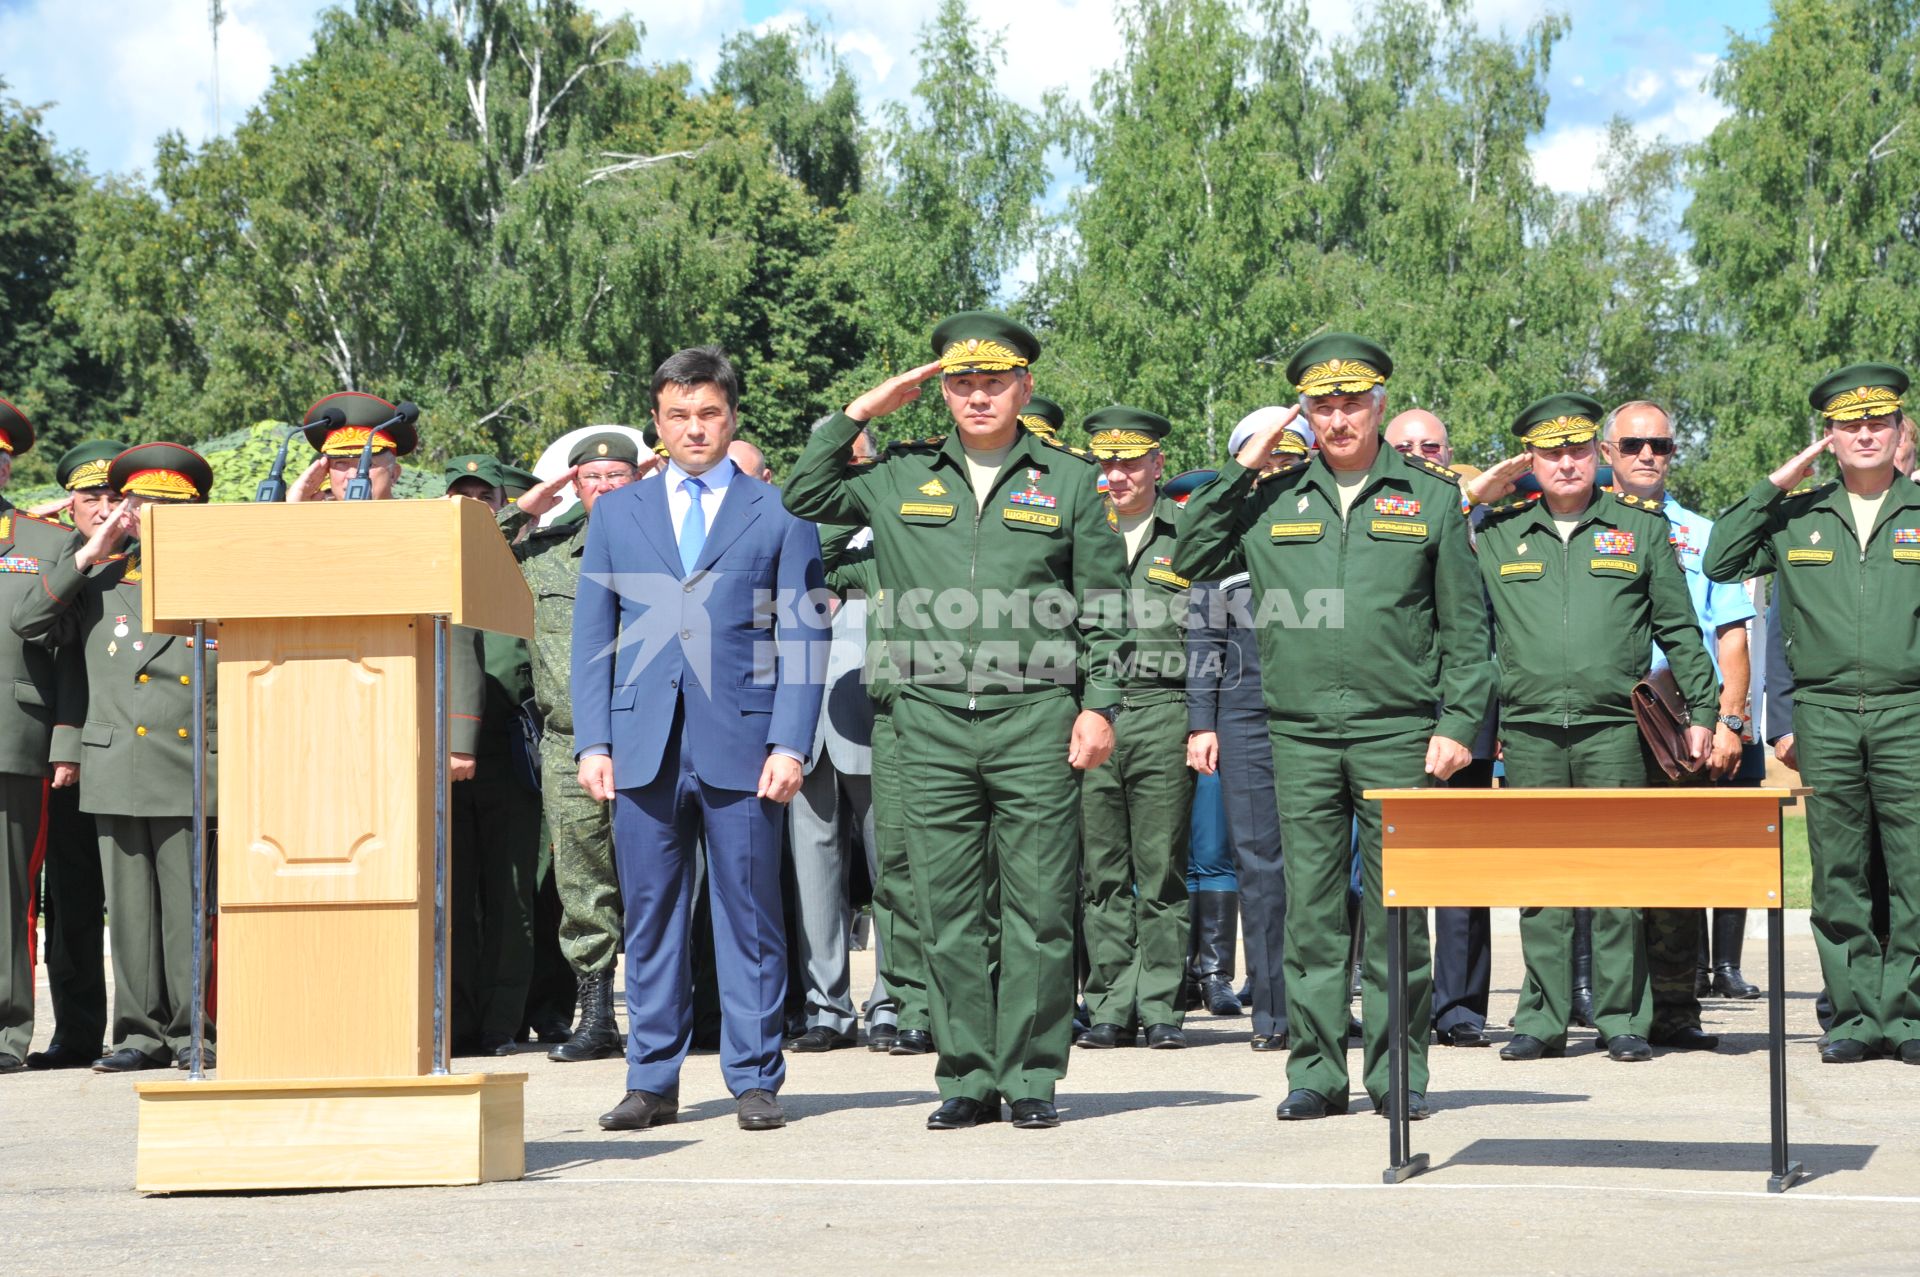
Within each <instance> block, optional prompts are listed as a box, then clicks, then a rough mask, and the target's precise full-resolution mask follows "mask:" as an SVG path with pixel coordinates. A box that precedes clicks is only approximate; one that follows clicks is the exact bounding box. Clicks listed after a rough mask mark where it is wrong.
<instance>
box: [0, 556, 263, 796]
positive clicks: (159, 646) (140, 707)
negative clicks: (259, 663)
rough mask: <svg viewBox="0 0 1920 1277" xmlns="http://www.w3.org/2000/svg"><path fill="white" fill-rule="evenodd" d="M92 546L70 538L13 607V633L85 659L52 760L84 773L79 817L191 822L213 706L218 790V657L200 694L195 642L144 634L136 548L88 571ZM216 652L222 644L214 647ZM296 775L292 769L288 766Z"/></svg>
mask: <svg viewBox="0 0 1920 1277" xmlns="http://www.w3.org/2000/svg"><path fill="white" fill-rule="evenodd" d="M84 544H85V542H84V541H83V540H82V539H81V538H80V537H78V536H75V537H72V538H70V539H69V541H68V543H67V545H66V546H65V547H64V548H63V549H62V550H61V552H60V556H59V558H58V560H56V561H55V562H54V564H53V565H52V566H51V567H49V568H48V569H47V570H46V571H45V572H44V573H43V574H42V575H41V577H40V578H39V585H40V588H39V589H37V590H33V591H30V592H28V593H26V594H23V595H22V596H21V597H20V598H19V599H18V600H17V601H16V602H15V604H14V609H13V629H14V632H15V633H16V634H18V635H20V636H21V637H22V638H24V639H27V640H28V641H42V642H52V643H56V644H59V645H60V646H61V647H63V648H66V647H71V648H73V649H74V650H75V652H76V653H77V655H78V657H79V660H78V662H76V663H75V664H73V665H70V666H69V665H63V667H62V674H63V677H65V676H67V675H68V673H69V671H71V672H72V674H73V676H75V677H80V678H82V680H83V681H82V682H81V684H80V685H78V686H76V687H69V688H65V689H63V690H62V692H61V693H60V700H61V702H62V708H63V710H64V709H65V707H67V706H69V705H71V706H73V707H74V708H75V709H76V710H77V711H78V712H77V713H75V714H74V715H72V716H71V717H69V716H68V715H66V714H65V713H63V714H62V715H61V721H60V722H59V723H58V724H56V726H55V728H54V732H53V741H52V746H51V749H50V756H51V758H52V760H53V761H54V762H56V763H78V764H79V765H80V810H82V811H84V812H88V813H91V814H93V815H96V816H176V817H178V816H191V815H192V814H193V740H192V730H193V703H194V697H196V696H204V697H205V698H206V707H207V776H206V784H207V787H206V795H207V802H208V803H209V804H210V805H211V804H212V803H213V801H214V795H215V794H216V793H217V792H218V789H217V788H216V777H215V763H216V761H217V760H218V758H219V749H218V744H219V735H218V733H217V731H216V730H215V721H214V703H215V689H216V687H217V686H218V683H219V662H218V653H217V651H216V650H209V651H208V652H207V685H206V686H205V687H204V688H196V687H194V686H193V640H192V639H190V638H184V637H179V636H176V635H172V634H149V633H147V632H145V631H144V630H143V629H142V628H141V621H140V596H141V581H142V578H143V575H144V574H143V572H142V570H141V563H140V546H139V544H138V543H134V544H132V545H130V546H129V547H128V549H127V550H126V552H125V553H122V554H116V555H114V556H112V557H111V558H108V559H106V560H104V561H102V562H100V563H97V564H95V565H94V566H93V567H92V568H90V569H88V570H86V571H82V570H81V569H80V568H78V567H75V566H74V561H73V560H74V556H75V555H76V554H78V553H79V551H80V549H81V547H82V546H83V545H84ZM207 646H208V648H209V649H215V648H216V646H217V644H216V642H215V641H214V640H209V641H208V644H207ZM289 765H290V766H292V765H294V764H293V763H291V762H290V763H289Z"/></svg>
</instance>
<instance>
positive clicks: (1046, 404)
mask: <svg viewBox="0 0 1920 1277" xmlns="http://www.w3.org/2000/svg"><path fill="white" fill-rule="evenodd" d="M1066 421H1067V414H1066V411H1065V410H1064V409H1063V408H1061V407H1060V405H1059V404H1057V403H1055V402H1054V401H1053V400H1051V399H1042V398H1041V397H1040V396H1039V395H1034V396H1032V397H1031V398H1029V399H1028V400H1027V406H1026V407H1025V408H1023V409H1022V410H1021V412H1020V424H1021V425H1023V426H1025V427H1026V428H1027V429H1029V430H1031V431H1033V433H1035V434H1037V435H1039V436H1041V437H1042V438H1044V439H1053V438H1056V437H1057V436H1058V435H1059V433H1060V427H1061V426H1063V425H1065V424H1066Z"/></svg>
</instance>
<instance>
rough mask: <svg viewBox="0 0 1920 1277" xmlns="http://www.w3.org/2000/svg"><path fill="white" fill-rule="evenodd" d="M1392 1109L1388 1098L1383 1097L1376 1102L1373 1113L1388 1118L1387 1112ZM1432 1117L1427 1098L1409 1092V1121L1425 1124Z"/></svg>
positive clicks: (1417, 1093)
mask: <svg viewBox="0 0 1920 1277" xmlns="http://www.w3.org/2000/svg"><path fill="white" fill-rule="evenodd" d="M1392 1107H1393V1106H1392V1105H1391V1104H1389V1103H1388V1102H1387V1097H1386V1096H1384V1095H1383V1096H1381V1097H1380V1098H1379V1099H1378V1100H1376V1101H1374V1105H1373V1111H1374V1112H1375V1113H1376V1114H1378V1115H1379V1116H1381V1117H1386V1116H1388V1114H1387V1110H1388V1109H1390V1108H1392ZM1432 1116H1433V1110H1432V1109H1431V1108H1429V1107H1428V1105H1427V1097H1426V1096H1424V1095H1422V1094H1420V1092H1418V1091H1408V1092H1407V1120H1408V1121H1409V1122H1424V1121H1426V1120H1427V1119H1428V1118H1430V1117H1432Z"/></svg>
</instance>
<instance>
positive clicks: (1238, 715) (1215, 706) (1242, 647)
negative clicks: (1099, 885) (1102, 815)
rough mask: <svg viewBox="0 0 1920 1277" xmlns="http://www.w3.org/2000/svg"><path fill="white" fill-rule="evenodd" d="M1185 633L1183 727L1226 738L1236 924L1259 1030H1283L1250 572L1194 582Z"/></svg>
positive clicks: (1223, 786) (1272, 834)
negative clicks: (1237, 881)
mask: <svg viewBox="0 0 1920 1277" xmlns="http://www.w3.org/2000/svg"><path fill="white" fill-rule="evenodd" d="M1193 600H1194V602H1193V606H1194V613H1193V618H1192V619H1193V625H1192V626H1191V628H1189V629H1188V631H1187V653H1188V662H1187V668H1188V671H1189V673H1188V679H1187V730H1189V731H1194V732H1207V731H1210V732H1216V733H1218V734H1219V737H1220V767H1219V770H1220V792H1221V795H1222V796H1223V797H1224V798H1225V799H1226V805H1227V841H1228V842H1230V843H1231V844H1232V845H1233V860H1234V870H1235V872H1236V874H1237V875H1238V876H1239V879H1240V928H1241V932H1242V934H1243V935H1244V936H1245V938H1246V945H1247V976H1248V979H1249V980H1250V982H1251V986H1252V987H1251V990H1250V992H1251V993H1252V995H1253V1001H1252V1006H1251V1010H1252V1013H1253V1032H1254V1036H1256V1037H1273V1036H1275V1035H1276V1034H1283V1033H1286V1032H1287V976H1286V972H1285V971H1284V970H1283V969H1282V968H1281V965H1280V958H1281V954H1282V951H1283V950H1284V948H1285V942H1286V931H1287V883H1286V878H1285V876H1284V875H1283V873H1282V870H1281V864H1282V858H1281V852H1280V813H1279V811H1278V810H1277V808H1276V807H1275V805H1274V789H1273V743H1272V741H1271V739H1270V738H1269V737H1268V735H1267V706H1266V702H1265V701H1264V700H1263V699H1262V698H1261V694H1260V636H1259V634H1258V633H1256V632H1255V630H1254V629H1253V627H1252V624H1251V622H1252V613H1251V611H1250V610H1249V609H1250V608H1251V607H1252V590H1251V587H1250V586H1249V585H1248V583H1247V574H1246V573H1244V572H1241V573H1238V574H1236V575H1234V576H1230V577H1227V578H1226V579H1225V580H1224V581H1222V582H1220V584H1218V585H1211V586H1203V587H1199V588H1196V589H1195V590H1194V593H1193Z"/></svg>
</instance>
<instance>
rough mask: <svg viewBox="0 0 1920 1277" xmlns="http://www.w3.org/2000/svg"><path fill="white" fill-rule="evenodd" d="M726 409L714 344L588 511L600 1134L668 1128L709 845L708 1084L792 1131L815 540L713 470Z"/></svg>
mask: <svg viewBox="0 0 1920 1277" xmlns="http://www.w3.org/2000/svg"><path fill="white" fill-rule="evenodd" d="M739 403H740V385H739V379H738V378H737V377H736V376H735V374H734V370H733V365H732V364H730V363H729V362H728V361H727V357H726V354H725V353H724V352H723V351H721V350H720V349H719V348H718V347H717V346H703V347H697V348H695V349H692V350H683V351H681V352H679V353H678V354H676V355H674V356H672V357H671V358H669V359H668V360H667V361H666V362H665V363H663V364H661V365H660V367H659V368H658V369H657V370H656V371H655V372H654V374H653V409H654V411H653V420H654V427H655V429H656V430H657V431H658V432H659V437H660V441H661V443H662V444H664V445H665V446H666V449H667V453H668V456H669V461H668V464H667V466H666V467H665V469H664V470H663V471H661V472H659V473H656V474H654V475H652V476H650V477H649V478H647V479H645V480H642V481H641V482H639V483H634V484H630V485H628V486H627V487H625V488H620V489H617V490H616V491H613V492H609V493H606V494H604V495H603V496H602V497H601V499H600V504H599V506H598V508H596V509H595V510H594V517H593V521H592V523H591V524H590V525H589V528H588V531H587V548H586V552H585V554H584V555H583V556H582V559H581V565H580V592H579V596H578V599H577V600H576V602H575V604H574V615H573V716H574V740H575V742H576V745H577V748H578V753H579V759H580V784H581V785H582V786H584V787H585V789H586V791H587V792H588V793H589V794H591V795H593V796H594V797H595V798H597V799H600V800H602V801H608V800H611V801H612V802H613V803H614V814H613V841H614V862H615V864H616V866H617V867H618V869H619V877H620V894H621V897H622V900H623V903H624V907H625V912H626V953H627V970H626V993H627V1022H628V1030H627V1093H626V1096H625V1098H623V1099H622V1100H621V1101H620V1103H619V1104H618V1105H616V1106H615V1107H614V1109H613V1110H612V1111H611V1112H609V1113H607V1114H605V1115H603V1116H602V1117H601V1118H600V1125H601V1127H602V1128H603V1129H605V1130H609V1131H638V1130H646V1129H648V1128H649V1127H653V1126H659V1125H663V1124H665V1123H667V1122H671V1121H673V1120H674V1118H675V1116H676V1114H677V1113H678V1111H679V1087H680V1065H681V1062H682V1061H684V1060H685V1059H686V1056H687V1048H688V1045H689V1043H690V1042H691V1040H692V1035H693V1002H692V975H691V966H692V964H691V956H690V955H691V952H692V947H691V936H690V934H689V925H688V920H689V918H690V916H691V914H692V894H693V873H694V854H695V845H696V843H697V842H698V841H699V840H701V839H702V838H704V839H705V842H706V849H707V867H708V868H707V883H708V891H709V893H710V899H711V903H712V906H713V930H714V948H715V954H716V966H717V968H718V974H719V985H720V1006H721V1021H722V1027H721V1043H720V1057H721V1059H720V1066H721V1072H722V1074H723V1075H724V1076H725V1078H726V1081H727V1088H728V1089H729V1090H730V1091H732V1092H733V1094H734V1096H735V1097H736V1099H737V1100H738V1101H739V1120H740V1125H741V1127H743V1128H744V1129H746V1130H750V1131H756V1130H771V1129H773V1128H776V1127H780V1126H784V1125H786V1116H785V1114H784V1113H782V1111H781V1109H780V1102H779V1100H778V1099H777V1098H775V1095H776V1092H778V1091H779V1089H780V1083H781V1081H782V1080H783V1079H784V1078H785V1076H786V1063H785V1061H784V1060H782V1058H781V1055H780V1030H781V1018H782V1014H781V1012H782V1003H783V1002H784V1000H785V998H786V983H787V940H786V932H785V930H784V926H783V923H782V916H781V902H780V834H781V828H782V825H783V823H784V818H785V812H784V810H783V807H784V805H785V804H786V802H787V801H788V800H789V799H791V798H792V797H793V796H794V794H795V793H796V792H798V791H799V788H800V780H801V774H802V768H803V766H804V764H805V760H806V753H807V751H808V750H810V749H811V748H812V747H813V740H814V728H815V725H816V724H817V723H818V721H819V718H820V696H821V679H820V677H819V673H818V671H817V670H816V669H815V666H820V667H824V665H825V657H826V652H827V650H828V642H829V636H828V631H827V627H826V624H825V619H824V618H825V607H824V601H825V599H826V594H825V592H824V591H825V581H824V578H823V577H822V574H821V568H820V538H819V534H818V532H817V531H816V530H815V529H814V526H813V525H812V524H810V523H805V522H802V521H801V520H799V519H797V518H795V517H794V516H792V515H791V514H788V513H787V512H786V510H785V509H784V508H783V507H782V506H781V503H780V494H779V493H778V492H777V491H775V490H774V488H773V487H772V486H771V485H769V484H766V483H763V482H761V481H760V480H759V479H757V478H754V477H752V476H750V475H746V474H743V473H742V472H741V471H740V469H739V467H738V466H736V465H735V464H734V463H733V462H732V461H731V460H729V459H728V457H727V445H728V443H730V442H731V441H732V439H733V435H734V430H735V428H736V425H737V420H738V419H737V413H738V410H739Z"/></svg>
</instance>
